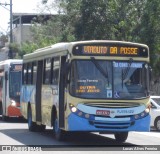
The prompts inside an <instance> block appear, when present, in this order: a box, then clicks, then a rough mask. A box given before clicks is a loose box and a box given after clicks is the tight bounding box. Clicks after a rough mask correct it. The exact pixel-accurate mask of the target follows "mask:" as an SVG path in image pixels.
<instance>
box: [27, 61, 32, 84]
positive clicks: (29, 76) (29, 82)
mask: <svg viewBox="0 0 160 154" xmlns="http://www.w3.org/2000/svg"><path fill="white" fill-rule="evenodd" d="M27 74H28V84H32V64H31V63H29V64H28V67H27Z"/></svg>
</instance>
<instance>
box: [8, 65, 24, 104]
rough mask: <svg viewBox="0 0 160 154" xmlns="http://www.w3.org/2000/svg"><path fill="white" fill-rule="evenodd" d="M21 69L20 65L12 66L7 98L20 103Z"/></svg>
mask: <svg viewBox="0 0 160 154" xmlns="http://www.w3.org/2000/svg"><path fill="white" fill-rule="evenodd" d="M13 68H14V69H13ZM15 68H17V70H16V69H15ZM21 69H22V65H12V66H11V69H10V75H9V96H10V98H12V99H14V100H16V101H20V87H21Z"/></svg>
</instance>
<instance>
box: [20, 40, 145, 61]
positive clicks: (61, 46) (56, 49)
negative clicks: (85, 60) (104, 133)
mask: <svg viewBox="0 0 160 154" xmlns="http://www.w3.org/2000/svg"><path fill="white" fill-rule="evenodd" d="M89 43H90V44H92V43H93V44H96V43H112V44H115V45H116V44H121V45H127V44H128V45H136V46H143V47H147V48H148V46H147V45H145V44H140V43H133V42H126V41H115V40H88V41H77V42H63V43H56V44H54V45H51V46H47V47H45V48H40V49H37V50H35V51H34V52H33V53H30V54H26V55H24V56H23V60H24V62H29V61H33V60H42V59H44V58H48V57H51V56H52V55H54V56H63V55H67V54H68V53H69V52H71V51H72V48H73V46H74V45H78V44H89Z"/></svg>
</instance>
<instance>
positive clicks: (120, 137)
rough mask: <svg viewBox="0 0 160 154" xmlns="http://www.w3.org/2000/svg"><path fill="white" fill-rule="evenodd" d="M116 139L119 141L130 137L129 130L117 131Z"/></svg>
mask: <svg viewBox="0 0 160 154" xmlns="http://www.w3.org/2000/svg"><path fill="white" fill-rule="evenodd" d="M114 136H115V139H116V141H117V142H121V143H122V142H125V141H126V140H127V137H128V132H120V133H115V134H114Z"/></svg>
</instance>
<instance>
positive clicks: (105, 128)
mask: <svg viewBox="0 0 160 154" xmlns="http://www.w3.org/2000/svg"><path fill="white" fill-rule="evenodd" d="M116 119H117V121H116ZM150 119H151V117H150V114H148V115H147V116H146V117H144V118H141V119H138V120H133V119H132V118H129V119H128V120H125V121H123V119H122V120H121V121H120V120H119V119H118V118H110V120H109V121H107V120H105V118H104V120H95V119H94V120H90V119H86V118H82V117H79V116H77V115H75V114H73V113H71V114H70V115H69V117H68V131H89V132H126V131H127V132H128V131H143V132H148V131H150Z"/></svg>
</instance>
